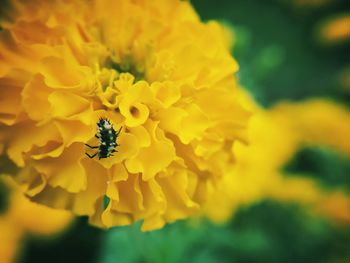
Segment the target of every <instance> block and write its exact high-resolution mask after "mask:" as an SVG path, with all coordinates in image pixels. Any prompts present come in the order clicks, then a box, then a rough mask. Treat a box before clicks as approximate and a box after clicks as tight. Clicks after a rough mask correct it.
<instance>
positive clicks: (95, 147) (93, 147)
mask: <svg viewBox="0 0 350 263" xmlns="http://www.w3.org/2000/svg"><path fill="white" fill-rule="evenodd" d="M85 145H86V146H87V147H89V148H91V149H97V148H98V146H91V145H89V144H87V143H85Z"/></svg>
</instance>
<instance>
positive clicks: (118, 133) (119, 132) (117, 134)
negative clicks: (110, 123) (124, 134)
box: [116, 126, 123, 136]
mask: <svg viewBox="0 0 350 263" xmlns="http://www.w3.org/2000/svg"><path fill="white" fill-rule="evenodd" d="M122 128H123V126H120V129H119V131H118V132H117V134H116V135H117V136H118V135H119V133H120V132H121V130H122Z"/></svg>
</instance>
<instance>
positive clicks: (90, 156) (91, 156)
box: [85, 153, 97, 159]
mask: <svg viewBox="0 0 350 263" xmlns="http://www.w3.org/2000/svg"><path fill="white" fill-rule="evenodd" d="M85 154H86V155H87V156H88V157H89V158H90V159H92V158H94V157H95V156H96V155H97V153H94V154H93V155H90V154H88V153H85Z"/></svg>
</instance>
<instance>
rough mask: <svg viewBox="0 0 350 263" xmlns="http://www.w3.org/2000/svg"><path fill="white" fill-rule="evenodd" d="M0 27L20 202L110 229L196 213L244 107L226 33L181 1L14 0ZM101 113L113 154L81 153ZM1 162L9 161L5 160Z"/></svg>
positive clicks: (224, 170)
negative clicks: (116, 132)
mask: <svg viewBox="0 0 350 263" xmlns="http://www.w3.org/2000/svg"><path fill="white" fill-rule="evenodd" d="M11 10H12V11H11V13H9V14H8V15H7V17H8V19H7V20H5V21H2V24H1V26H2V28H3V30H2V31H1V32H0V54H1V60H0V88H1V95H0V105H1V106H0V134H3V136H2V140H3V141H4V142H5V143H4V145H5V146H4V153H3V154H6V155H7V156H8V158H9V160H10V162H12V163H13V164H14V165H15V166H16V169H14V170H16V171H17V172H16V176H15V180H16V181H17V182H18V183H19V184H20V185H21V186H22V187H23V188H24V191H25V192H26V194H27V195H28V196H30V198H31V199H32V200H34V201H36V202H40V203H43V204H46V205H49V206H51V207H56V208H65V209H70V210H72V211H73V212H74V213H75V214H78V215H88V216H89V217H90V221H91V222H92V223H93V224H96V225H99V226H104V227H110V226H115V225H127V224H131V223H133V222H134V221H137V220H144V223H143V226H142V229H143V230H151V229H155V228H160V227H162V226H163V225H164V224H165V223H166V222H172V221H174V220H177V219H180V218H185V217H188V216H189V215H191V214H193V213H195V212H197V211H198V209H200V207H201V206H202V205H203V204H204V203H205V202H206V199H207V196H208V194H209V192H210V191H212V189H215V187H216V184H217V181H219V180H220V178H222V177H223V176H224V175H226V174H228V173H230V171H231V169H232V166H233V165H234V156H233V152H232V151H231V148H232V145H233V144H234V143H235V142H236V141H238V140H244V139H245V130H246V122H247V119H248V118H249V115H250V114H249V113H248V112H247V111H246V110H245V109H244V108H243V107H242V105H241V104H240V102H239V98H238V97H239V94H238V90H237V87H236V86H237V85H236V81H235V78H234V73H235V72H236V71H237V69H238V66H237V63H236V62H235V60H234V59H233V58H232V57H231V56H230V54H229V51H228V44H227V43H228V41H227V40H226V39H225V31H224V30H223V29H222V28H221V27H220V26H219V25H218V24H217V23H216V22H208V23H206V24H204V23H201V22H200V20H199V18H198V16H197V14H196V13H195V11H194V10H193V9H192V7H191V5H190V4H189V2H184V1H176V0H159V1H158V0H157V1H155V0H147V1H142V0H139V1H112V0H96V1H41V0H37V1H27V2H23V1H15V0H13V1H12V9H11ZM100 117H104V118H108V119H109V120H110V121H111V123H112V124H113V125H114V127H115V128H116V129H119V128H120V127H122V131H121V134H120V136H119V138H118V143H120V146H118V148H117V150H118V152H117V153H116V154H115V155H114V156H112V157H109V158H106V159H101V160H99V159H98V158H95V159H89V158H88V157H87V156H86V155H85V152H86V151H87V153H89V154H93V152H94V151H93V150H91V149H88V148H87V147H85V145H84V144H85V143H88V144H90V145H98V144H99V141H98V140H97V139H96V138H94V135H95V133H96V123H97V121H98V119H99V118H100ZM7 165H10V164H7Z"/></svg>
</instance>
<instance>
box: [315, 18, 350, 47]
mask: <svg viewBox="0 0 350 263" xmlns="http://www.w3.org/2000/svg"><path fill="white" fill-rule="evenodd" d="M318 34H319V37H320V39H321V40H322V41H324V42H326V43H329V44H334V43H338V42H341V41H344V40H349V39H350V14H342V15H337V16H336V17H333V18H329V19H327V20H326V21H323V22H322V23H321V24H320V25H319V30H318Z"/></svg>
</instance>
